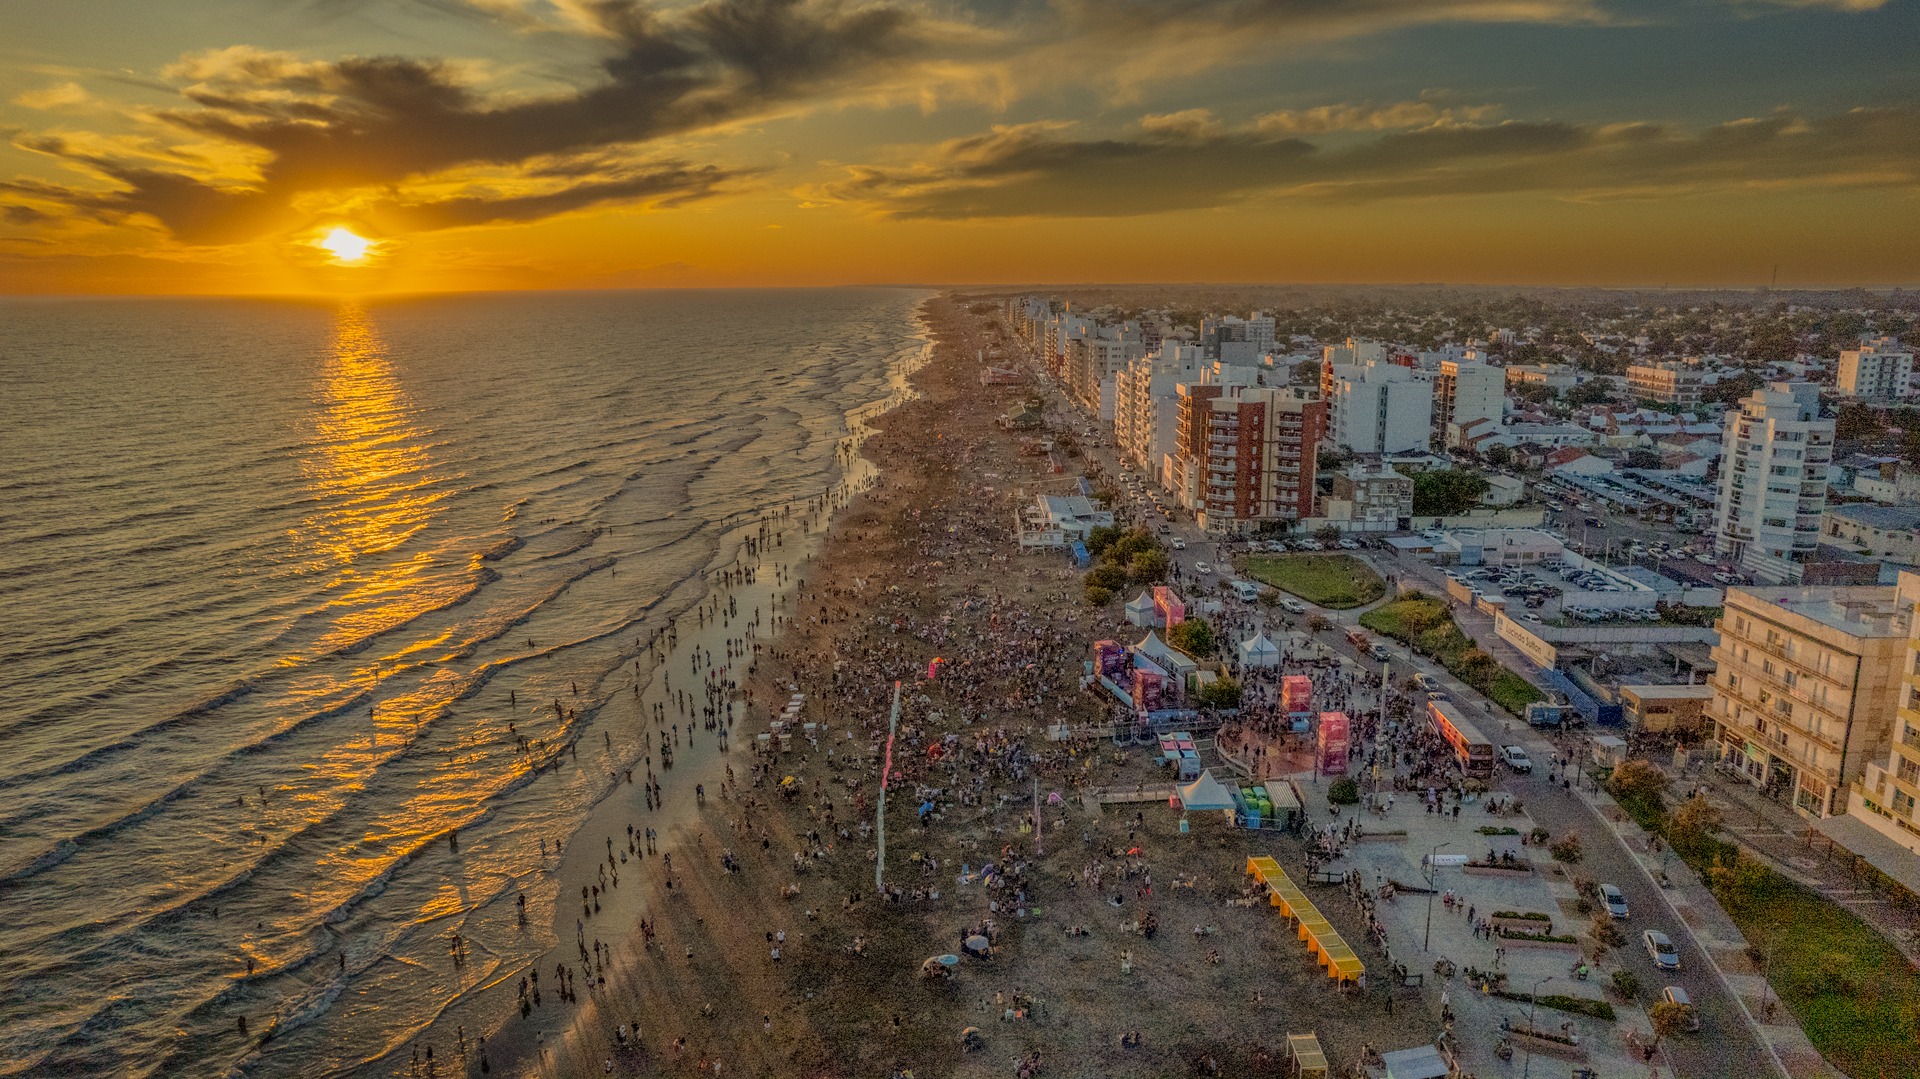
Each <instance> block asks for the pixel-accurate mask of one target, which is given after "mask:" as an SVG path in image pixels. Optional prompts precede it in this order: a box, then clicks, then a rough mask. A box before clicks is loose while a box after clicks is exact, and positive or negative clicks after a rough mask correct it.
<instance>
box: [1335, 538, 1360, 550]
mask: <svg viewBox="0 0 1920 1079" xmlns="http://www.w3.org/2000/svg"><path fill="white" fill-rule="evenodd" d="M1340 549H1341V550H1343V551H1357V550H1359V549H1360V544H1359V542H1358V541H1357V540H1350V539H1343V540H1341V541H1340Z"/></svg>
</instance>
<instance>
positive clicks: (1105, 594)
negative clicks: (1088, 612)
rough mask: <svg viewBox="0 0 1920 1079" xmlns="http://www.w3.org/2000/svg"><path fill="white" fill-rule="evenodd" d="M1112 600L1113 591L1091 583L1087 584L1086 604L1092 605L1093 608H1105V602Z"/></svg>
mask: <svg viewBox="0 0 1920 1079" xmlns="http://www.w3.org/2000/svg"><path fill="white" fill-rule="evenodd" d="M1112 598H1113V589H1111V588H1102V587H1100V586H1099V585H1097V584H1094V583H1093V582H1091V581H1089V582H1087V602H1088V603H1090V604H1092V605H1093V606H1095V607H1105V606H1106V605H1107V601H1108V600H1110V599H1112Z"/></svg>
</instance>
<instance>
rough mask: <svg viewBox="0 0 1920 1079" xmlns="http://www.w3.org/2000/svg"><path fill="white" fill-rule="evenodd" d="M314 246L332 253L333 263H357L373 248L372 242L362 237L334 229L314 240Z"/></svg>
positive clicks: (347, 231)
mask: <svg viewBox="0 0 1920 1079" xmlns="http://www.w3.org/2000/svg"><path fill="white" fill-rule="evenodd" d="M314 245H315V246H316V247H321V248H324V249H325V250H327V251H328V252H330V253H332V255H333V260H334V261H335V262H359V261H360V260H361V259H364V258H366V257H367V252H368V251H369V250H371V249H372V247H373V241H372V240H369V239H367V238H366V237H364V236H356V235H354V234H353V233H352V232H351V231H349V230H347V229H344V228H336V229H334V230H333V231H331V232H329V233H327V234H326V235H325V236H323V237H321V238H320V239H318V240H315V241H314Z"/></svg>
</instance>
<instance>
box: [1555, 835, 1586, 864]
mask: <svg viewBox="0 0 1920 1079" xmlns="http://www.w3.org/2000/svg"><path fill="white" fill-rule="evenodd" d="M1547 853H1549V854H1551V855H1553V860H1554V861H1556V862H1565V863H1566V864H1568V865H1579V864H1580V859H1581V858H1582V857H1584V856H1585V854H1586V852H1585V851H1583V850H1582V849H1581V846H1580V837H1579V836H1577V835H1570V836H1568V837H1567V838H1565V839H1562V840H1561V841H1560V842H1558V843H1555V844H1554V845H1553V846H1551V847H1548V848H1547Z"/></svg>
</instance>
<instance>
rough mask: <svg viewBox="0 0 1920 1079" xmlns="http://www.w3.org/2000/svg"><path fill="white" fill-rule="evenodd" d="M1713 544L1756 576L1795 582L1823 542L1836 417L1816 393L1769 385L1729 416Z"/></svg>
mask: <svg viewBox="0 0 1920 1079" xmlns="http://www.w3.org/2000/svg"><path fill="white" fill-rule="evenodd" d="M1721 445H1722V454H1723V458H1724V459H1723V460H1722V461H1721V467H1720V502H1719V505H1718V507H1717V508H1716V510H1715V517H1714V530H1713V532H1714V548H1715V549H1716V550H1717V551H1718V552H1719V553H1720V554H1721V555H1722V556H1723V557H1726V558H1730V559H1733V560H1735V561H1737V562H1739V563H1740V564H1741V565H1742V566H1744V567H1746V569H1748V570H1749V571H1750V572H1752V573H1753V574H1755V575H1756V576H1758V577H1759V578H1760V579H1761V580H1764V581H1769V582H1773V583H1781V582H1789V581H1797V580H1799V579H1800V575H1801V564H1802V563H1803V562H1805V561H1806V559H1807V556H1808V555H1811V554H1812V553H1813V549H1814V548H1815V547H1816V546H1818V544H1819V540H1820V518H1821V514H1822V513H1824V512H1825V511H1826V508H1827V466H1828V465H1829V464H1831V463H1832V462H1833V421H1832V420H1830V419H1822V418H1821V416H1820V391H1819V389H1818V388H1817V387H1815V386H1813V385H1811V384H1809V383H1805V382H1795V383H1787V382H1772V383H1768V384H1767V385H1766V386H1764V387H1762V388H1761V389H1758V390H1755V391H1754V392H1753V393H1752V394H1750V395H1748V396H1747V397H1744V398H1742V399H1741V400H1740V403H1739V405H1738V407H1736V408H1734V409H1732V410H1730V411H1729V412H1728V413H1727V419H1726V430H1725V433H1724V437H1723V438H1722V441H1721Z"/></svg>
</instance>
